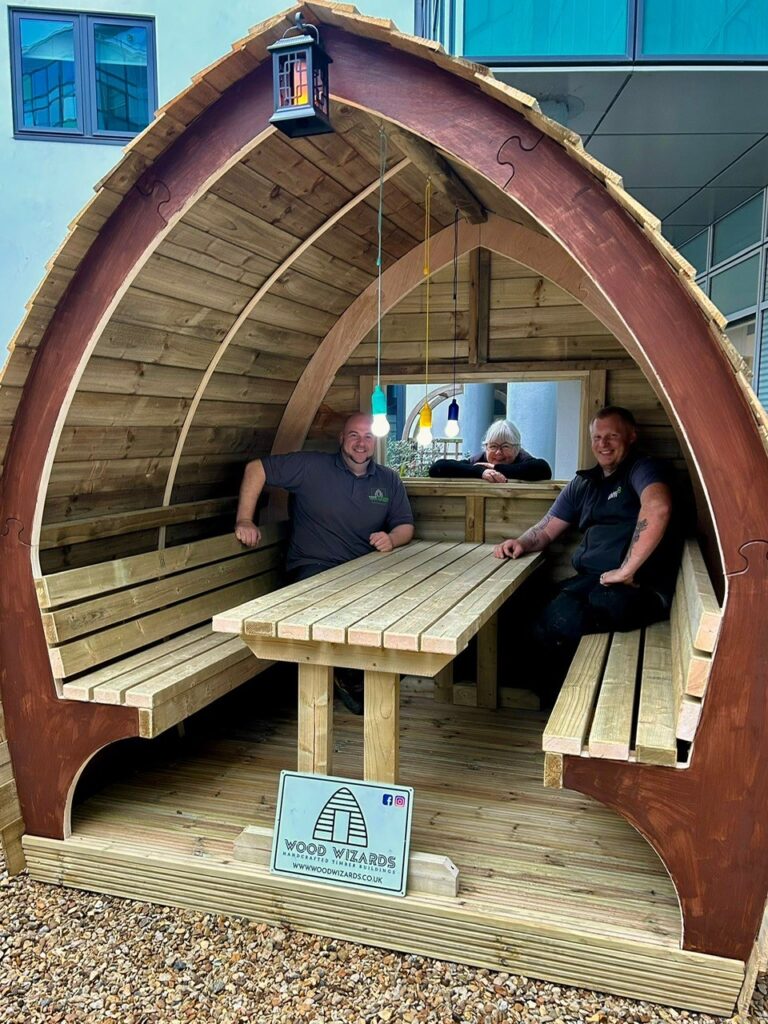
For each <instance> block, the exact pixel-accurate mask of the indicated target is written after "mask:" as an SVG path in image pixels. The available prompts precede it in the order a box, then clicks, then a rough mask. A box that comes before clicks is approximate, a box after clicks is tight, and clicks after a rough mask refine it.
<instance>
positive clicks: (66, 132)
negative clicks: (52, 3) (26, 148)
mask: <svg viewBox="0 0 768 1024" xmlns="http://www.w3.org/2000/svg"><path fill="white" fill-rule="evenodd" d="M8 16H9V34H10V45H11V59H10V65H11V94H12V101H13V133H14V135H15V136H16V138H31V137H34V136H42V137H45V138H59V139H64V140H66V141H70V142H71V141H73V140H74V139H76V138H78V137H80V136H82V135H83V134H84V131H85V111H84V109H83V100H82V94H83V76H82V68H83V59H82V52H81V45H82V40H81V38H80V31H79V26H78V20H77V16H73V15H71V14H69V13H67V12H65V11H38V10H33V11H27V10H25V9H23V8H18V7H15V8H14V7H12V8H9V10H8ZM22 20H25V21H51V22H60V23H61V24H63V25H71V26H72V39H73V44H74V62H75V103H76V109H77V127H75V128H58V127H55V126H53V127H50V128H40V127H39V126H35V127H33V128H28V127H26V126H25V124H24V87H23V75H22V53H21V25H20V22H21V21H22Z"/></svg>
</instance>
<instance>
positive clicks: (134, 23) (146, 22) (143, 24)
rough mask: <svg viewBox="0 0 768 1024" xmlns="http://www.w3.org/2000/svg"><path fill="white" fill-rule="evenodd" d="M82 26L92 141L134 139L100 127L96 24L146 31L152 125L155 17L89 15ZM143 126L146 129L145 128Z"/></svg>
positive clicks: (148, 96) (155, 90)
mask: <svg viewBox="0 0 768 1024" xmlns="http://www.w3.org/2000/svg"><path fill="white" fill-rule="evenodd" d="M83 18H84V21H83V26H84V30H85V34H86V47H87V48H86V55H87V65H86V66H87V69H88V79H87V82H86V84H85V87H86V88H87V90H88V94H89V95H88V100H89V103H88V109H89V114H90V125H89V127H90V130H91V131H90V134H91V135H92V136H93V138H99V139H115V140H117V141H119V142H126V141H127V140H130V139H133V138H135V136H136V135H138V134H139V132H142V131H143V130H144V129H143V128H139V129H138V130H137V131H135V132H132V131H124V132H118V131H114V130H107V129H105V128H99V126H98V125H99V107H98V97H97V92H96V26H97V25H119V26H121V27H124V28H131V27H135V28H143V29H146V32H147V116H148V118H149V120H148V121H147V124H151V123H152V119H153V117H154V112H155V110H157V54H156V51H155V31H154V27H155V22H154V18H135V17H132V16H130V17H122V16H121V15H119V14H115V15H113V14H91V13H90V12H88V13H87V14H84V16H83ZM145 127H146V126H145Z"/></svg>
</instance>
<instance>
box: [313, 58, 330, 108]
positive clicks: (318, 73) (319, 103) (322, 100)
mask: <svg viewBox="0 0 768 1024" xmlns="http://www.w3.org/2000/svg"><path fill="white" fill-rule="evenodd" d="M312 91H313V96H314V101H315V109H317V110H322V112H323V113H324V114H327V113H328V94H327V92H326V91H325V75H324V74H323V69H322V68H318V67H316V68H315V81H314V83H313V90H312Z"/></svg>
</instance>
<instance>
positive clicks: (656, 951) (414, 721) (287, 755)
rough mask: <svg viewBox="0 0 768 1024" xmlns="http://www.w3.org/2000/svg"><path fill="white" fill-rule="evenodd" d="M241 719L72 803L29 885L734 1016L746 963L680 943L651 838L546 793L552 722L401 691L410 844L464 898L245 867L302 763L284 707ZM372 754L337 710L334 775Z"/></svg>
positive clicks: (254, 862)
mask: <svg viewBox="0 0 768 1024" xmlns="http://www.w3.org/2000/svg"><path fill="white" fill-rule="evenodd" d="M247 708H248V700H247V698H245V697H244V699H243V706H242V708H241V709H238V708H237V707H233V709H232V716H231V721H232V722H233V723H236V727H237V735H238V742H237V743H236V744H235V743H232V742H231V740H230V739H229V731H228V728H227V726H226V720H225V721H224V725H223V726H222V725H221V724H220V725H219V726H218V728H217V729H213V730H210V731H209V730H206V732H205V742H204V744H202V745H201V742H200V739H198V740H197V742H196V743H195V745H194V753H192V752H190V754H189V755H186V756H185V755H184V753H183V750H181V751H180V750H179V749H176V750H175V751H174V755H173V759H172V761H171V760H169V762H168V763H167V764H162V763H161V764H158V762H157V761H153V763H152V767H151V769H150V770H148V771H146V772H144V771H143V770H142V766H141V763H140V762H139V763H136V761H135V759H134V761H133V762H132V769H133V771H132V774H131V779H130V782H129V785H127V786H126V785H125V784H124V783H123V782H121V781H117V782H116V783H114V784H112V785H110V787H109V788H108V789H107V790H105V791H103V792H101V793H97V794H95V795H94V796H92V797H90V798H89V799H88V800H86V801H85V802H84V803H83V804H82V805H79V806H78V807H77V808H76V809H75V815H74V823H73V836H72V837H71V838H70V839H68V840H65V841H56V840H48V839H37V838H34V837H29V836H27V837H26V838H25V840H24V842H25V850H26V855H27V858H28V861H29V866H30V872H31V874H32V876H33V877H34V878H36V879H40V880H42V881H49V882H54V883H58V884H64V885H74V886H79V887H82V888H87V889H90V890H94V891H98V892H107V893H111V894H114V895H119V896H127V897H130V898H133V899H141V900H149V901H153V902H157V903H163V904H171V905H177V906H182V907H191V908H194V909H197V910H200V911H204V912H210V913H226V914H237V915H243V914H244V915H246V916H247V917H250V918H253V919H255V920H259V921H267V922H270V923H277V922H283V923H285V922H288V923H290V924H291V925H292V926H294V927H296V928H298V929H300V930H304V931H309V932H315V933H319V934H324V935H333V936H334V937H336V938H344V939H349V940H351V941H355V942H363V943H368V944H373V945H377V946H384V947H387V948H392V949H397V950H401V951H407V952H413V953H418V954H422V955H430V956H437V957H440V958H444V959H448V960H456V961H460V962H464V963H469V964H474V965H479V966H484V967H488V968H490V969H496V970H504V971H509V972H511V973H515V974H517V973H521V974H525V975H528V976H531V977H538V978H544V979H548V980H551V981H556V982H558V983H561V984H573V985H580V986H586V987H589V988H593V989H596V990H598V991H608V992H615V993H619V994H622V995H626V996H630V997H632V998H638V999H649V1000H653V1001H655V1002H660V1003H667V1004H672V1005H674V1006H678V1007H686V1008H690V1009H697V1010H703V1011H707V1012H713V1013H720V1014H724V1015H727V1014H730V1013H731V1012H732V1010H733V1008H734V1006H735V1003H736V1000H737V997H738V994H739V990H740V987H741V985H742V983H743V979H744V975H745V968H744V963H743V962H741V961H736V960H731V959H725V958H720V957H713V956H706V955H702V954H699V953H691V952H688V951H685V950H680V949H679V948H678V946H679V935H680V917H679V909H678V905H677V900H676V898H675V895H674V891H673V888H672V885H671V883H670V880H669V878H668V876H667V875H666V873H665V871H664V869H663V867H662V865H661V864H660V863H659V861H658V858H656V857H655V855H654V854H653V852H652V850H651V849H650V848H649V847H648V846H647V844H645V843H644V842H643V840H642V839H641V838H640V837H639V836H638V835H637V834H636V833H635V832H634V830H633V829H631V828H630V827H629V826H628V825H627V824H626V823H624V822H623V821H622V820H621V819H620V818H619V817H618V816H616V815H614V814H612V813H611V812H609V811H607V810H606V809H604V808H602V807H601V806H600V805H599V804H597V803H595V802H594V801H591V800H584V799H583V798H580V797H578V796H577V795H576V794H573V793H569V792H567V791H565V790H559V791H553V790H543V789H542V788H541V782H540V779H541V769H542V760H543V755H542V754H541V752H540V749H539V748H540V745H541V729H542V726H543V723H544V721H545V720H546V715H545V714H543V713H539V712H521V711H517V710H502V711H493V710H489V709H484V708H464V707H456V706H450V705H445V704H439V703H435V701H434V700H433V696H432V687H431V684H430V685H429V686H428V685H425V684H421V683H419V682H418V681H416V680H413V679H411V680H405V681H404V683H403V698H402V731H403V744H402V773H403V780H402V781H404V782H405V783H407V784H409V785H413V786H414V787H415V801H414V812H413V813H414V819H413V833H412V840H411V842H412V846H413V847H414V848H415V849H417V850H423V851H425V852H426V853H428V854H430V855H431V856H432V858H433V859H434V858H436V857H437V856H438V855H442V856H443V857H449V858H450V859H451V861H453V863H454V864H455V865H456V868H458V872H459V891H458V893H457V894H454V893H446V892H445V890H444V888H443V890H442V891H441V892H435V891H434V890H432V891H431V892H425V891H424V890H423V888H421V889H420V888H419V887H418V886H416V887H412V886H411V885H410V884H409V888H408V895H407V896H406V897H405V898H404V899H398V898H394V897H390V896H381V895H378V896H377V895H369V894H368V893H361V892H357V891H353V890H345V889H343V888H339V887H335V886H328V885H318V884H314V883H306V882H302V881H299V882H295V881H293V880H285V879H282V878H279V877H276V876H273V875H270V874H269V872H268V870H267V869H266V867H265V863H266V861H265V857H266V855H267V854H266V848H264V849H263V850H262V845H263V844H260V843H259V844H257V845H258V846H259V851H260V856H259V857H256V858H253V857H247V858H246V862H245V863H244V862H243V860H242V856H241V855H242V845H243V842H244V839H243V834H242V826H243V822H244V821H249V820H253V819H256V820H255V822H254V823H255V824H256V823H257V829H256V831H260V832H261V833H262V834H267V833H269V832H270V826H271V825H272V821H273V817H272V816H273V808H274V801H275V797H276V791H277V784H278V778H279V771H280V768H281V767H292V765H293V759H294V757H295V751H296V748H297V739H296V718H295V710H294V707H293V703H292V701H290V702H286V706H285V710H284V711H280V710H278V711H277V712H276V713H273V714H272V715H271V716H270V728H269V734H268V736H265V735H264V733H263V731H262V730H261V728H260V725H259V724H255V727H254V728H253V731H252V732H251V731H250V728H251V727H250V726H249V715H248V713H247ZM253 719H254V720H255V721H256V723H258V721H259V716H258V715H257V714H254V715H253ZM363 744H364V725H363V724H362V723H361V721H360V719H359V717H356V716H354V715H351V714H349V713H348V712H346V711H345V710H344V709H343V708H342V707H341V705H339V707H338V713H337V715H336V723H335V734H334V745H335V747H336V748H337V750H336V765H335V769H336V770H337V771H338V773H339V774H341V775H342V776H344V777H353V778H359V777H360V775H361V774H362V772H361V768H362V751H363ZM478 757H481V758H482V769H481V770H477V759H478ZM214 779H215V780H216V783H215V785H214V784H213V780H214ZM510 795H513V796H514V799H509V797H510ZM179 800H182V804H181V805H180V804H179ZM180 807H182V808H183V810H184V811H185V813H184V815H183V817H181V818H180V816H179V814H178V810H179V808H180ZM129 822H130V827H128V823H129ZM249 861H250V862H249Z"/></svg>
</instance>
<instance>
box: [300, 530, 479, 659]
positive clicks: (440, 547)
mask: <svg viewBox="0 0 768 1024" xmlns="http://www.w3.org/2000/svg"><path fill="white" fill-rule="evenodd" d="M474 547H475V545H474V544H467V543H463V542H462V543H458V542H457V543H455V544H453V543H451V544H448V543H446V542H441V543H439V544H436V545H435V546H434V548H433V549H432V550H430V551H429V552H428V553H427V554H428V557H427V558H425V559H423V560H422V561H421V562H420V563H419V564H418V565H414V567H413V568H409V570H408V572H407V573H405V572H403V573H401V574H399V575H398V577H397V578H396V579H394V580H390V581H389V582H384V583H382V584H381V585H377V586H375V587H370V586H369V590H368V593H367V594H366V595H365V596H364V597H361V598H360V599H359V600H355V601H354V603H348V604H347V605H345V607H343V608H339V609H337V610H336V611H334V612H332V613H331V614H330V615H326V616H325V617H324V618H322V619H319V620H318V621H317V622H316V623H315V624H314V626H313V627H312V639H313V640H327V641H330V642H331V643H344V642H345V641H347V640H349V638H348V635H347V634H348V630H350V629H353V628H355V627H356V626H357V625H358V623H360V622H361V621H362V620H363V619H365V618H366V617H367V616H368V615H370V614H372V613H375V612H376V610H377V609H379V608H381V607H383V606H384V605H385V604H387V603H388V602H389V601H391V600H392V599H393V598H396V597H399V596H400V595H402V594H404V593H406V591H409V590H410V589H411V588H412V587H414V586H417V585H418V584H419V583H421V581H422V580H425V579H427V578H428V577H429V576H431V575H433V574H434V573H435V572H437V571H439V570H440V569H441V568H443V567H444V566H446V565H449V564H450V563H451V562H453V561H456V559H458V558H460V557H461V556H462V555H464V554H466V553H467V552H469V551H471V550H473V549H474ZM375 582H376V583H377V584H378V583H379V580H378V579H377V580H376V581H375ZM349 642H350V643H351V640H350V641H349Z"/></svg>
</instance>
